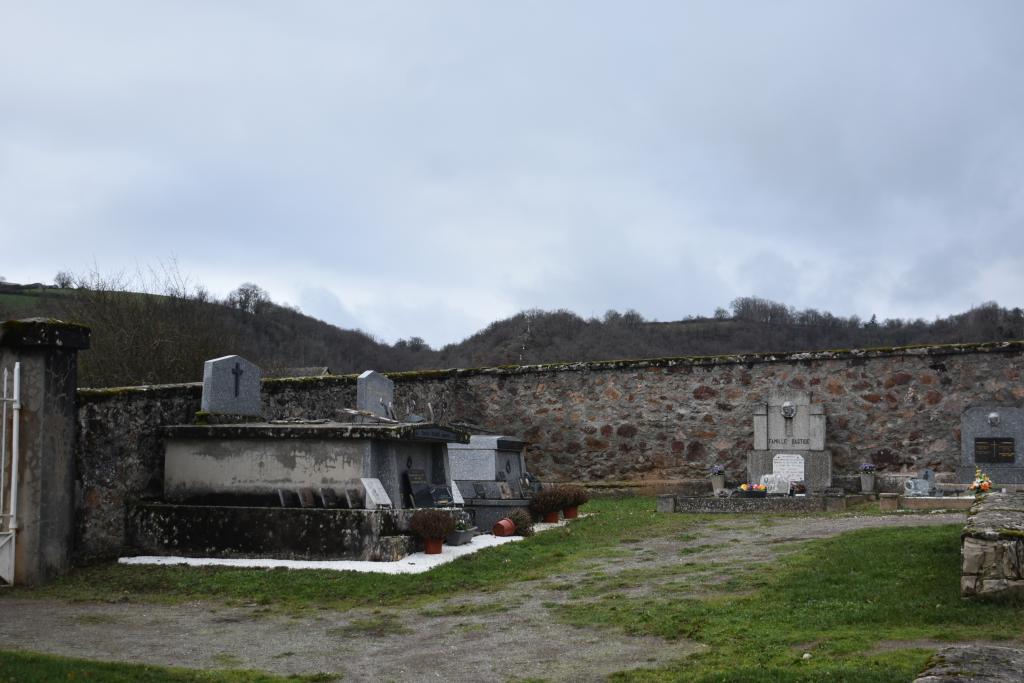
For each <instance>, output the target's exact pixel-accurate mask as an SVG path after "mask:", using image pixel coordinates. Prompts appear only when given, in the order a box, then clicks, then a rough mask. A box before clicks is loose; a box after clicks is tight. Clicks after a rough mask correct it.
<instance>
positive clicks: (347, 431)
mask: <svg viewBox="0 0 1024 683" xmlns="http://www.w3.org/2000/svg"><path fill="white" fill-rule="evenodd" d="M160 432H161V433H162V434H163V435H165V436H170V437H176V438H180V439H218V440H225V439H389V440H393V439H401V440H408V441H439V442H441V443H448V442H449V441H452V442H456V443H469V434H468V433H467V432H463V431H461V430H457V429H452V428H451V427H446V426H442V425H436V424H433V423H431V422H418V423H414V424H406V423H400V424H351V423H342V422H316V423H307V424H303V423H284V424H278V423H268V422H258V423H245V424H212V425H174V426H168V427H162V428H160Z"/></svg>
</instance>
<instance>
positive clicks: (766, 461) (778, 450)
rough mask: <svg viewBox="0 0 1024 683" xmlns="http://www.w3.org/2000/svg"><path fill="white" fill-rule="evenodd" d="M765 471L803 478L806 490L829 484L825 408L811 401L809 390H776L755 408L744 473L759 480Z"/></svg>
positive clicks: (792, 477)
mask: <svg viewBox="0 0 1024 683" xmlns="http://www.w3.org/2000/svg"><path fill="white" fill-rule="evenodd" d="M766 474H778V475H781V476H783V477H785V478H786V479H787V480H789V481H791V482H796V481H800V480H802V481H803V484H804V485H805V486H806V487H807V489H808V490H809V491H820V490H822V489H826V488H829V487H830V486H832V455H831V454H830V453H829V452H828V451H826V450H825V410H824V408H823V407H822V406H821V405H820V404H812V403H811V396H810V394H806V393H776V394H773V395H772V396H771V398H769V399H768V402H767V403H763V404H760V405H758V406H757V407H756V408H755V409H754V450H753V451H751V452H750V453H749V454H748V456H747V476H748V480H749V481H752V482H758V481H761V477H763V476H764V475H766ZM798 477H800V479H798Z"/></svg>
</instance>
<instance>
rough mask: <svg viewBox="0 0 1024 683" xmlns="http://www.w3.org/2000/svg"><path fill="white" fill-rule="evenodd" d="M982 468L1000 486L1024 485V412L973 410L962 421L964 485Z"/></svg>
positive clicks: (1010, 408)
mask: <svg viewBox="0 0 1024 683" xmlns="http://www.w3.org/2000/svg"><path fill="white" fill-rule="evenodd" d="M975 467H979V468H981V470H982V471H983V472H985V473H986V474H988V475H989V477H991V478H992V481H993V482H994V483H995V484H996V485H997V486H998V485H999V484H1024V409H1021V408H1016V407H1013V406H998V405H981V406H972V407H970V408H968V409H967V410H965V411H964V412H963V415H961V417H960V469H959V471H958V472H957V478H958V479H959V480H960V481H961V482H964V483H966V482H970V481H973V480H974V468H975Z"/></svg>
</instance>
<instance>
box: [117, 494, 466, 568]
mask: <svg viewBox="0 0 1024 683" xmlns="http://www.w3.org/2000/svg"><path fill="white" fill-rule="evenodd" d="M413 512H415V511H414V510H334V509H322V508H274V507H227V506H213V505H169V504H166V503H139V504H136V505H134V506H132V507H130V508H129V511H128V540H129V543H130V544H131V545H132V546H134V547H135V548H136V549H137V550H138V551H139V552H141V553H143V554H151V555H179V556H182V557H220V558H239V557H265V558H276V559H289V560H374V561H394V560H398V559H401V558H402V557H405V556H406V555H408V554H409V553H410V552H413V551H414V550H415V548H416V545H417V543H418V541H417V540H416V539H414V538H413V537H412V536H409V535H406V534H407V532H408V528H409V518H410V517H412V513H413ZM448 512H450V513H451V515H452V516H453V517H455V519H456V520H459V519H461V520H463V521H467V522H468V521H469V515H468V514H467V513H466V512H465V511H463V510H459V509H450V510H448Z"/></svg>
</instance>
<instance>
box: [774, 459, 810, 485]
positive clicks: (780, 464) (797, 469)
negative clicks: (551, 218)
mask: <svg viewBox="0 0 1024 683" xmlns="http://www.w3.org/2000/svg"><path fill="white" fill-rule="evenodd" d="M772 474H777V475H779V476H780V477H782V478H783V479H785V480H786V481H788V482H790V483H792V482H797V481H803V480H804V456H802V455H798V454H796V453H778V454H776V455H775V457H773V458H772Z"/></svg>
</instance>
